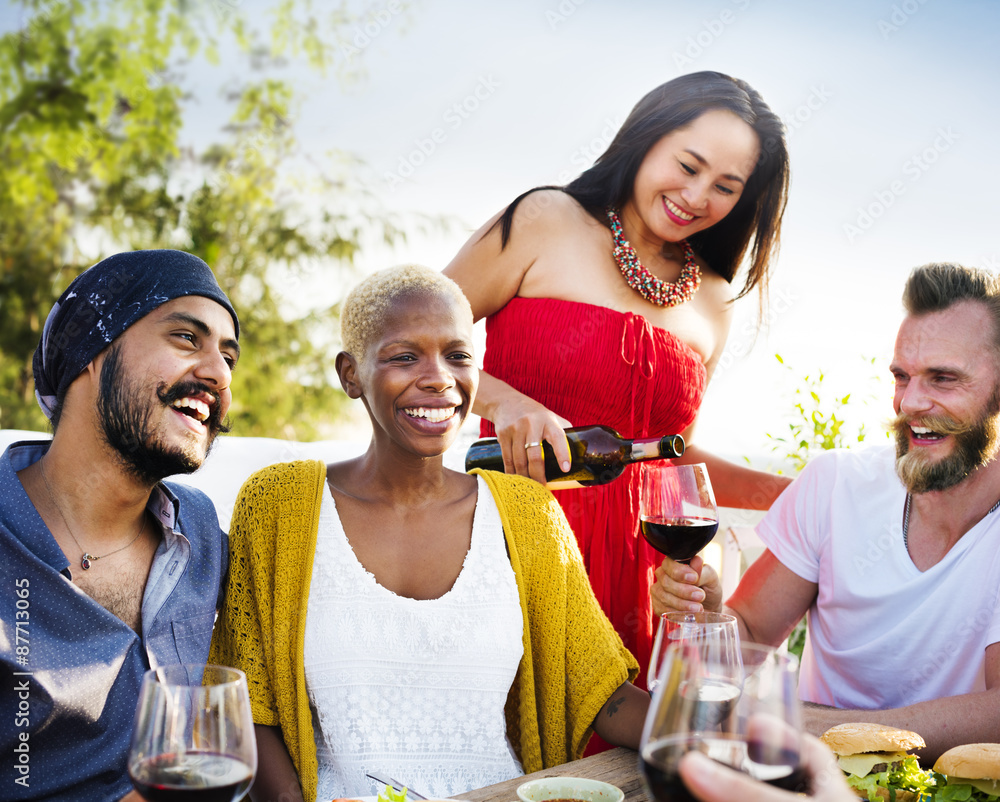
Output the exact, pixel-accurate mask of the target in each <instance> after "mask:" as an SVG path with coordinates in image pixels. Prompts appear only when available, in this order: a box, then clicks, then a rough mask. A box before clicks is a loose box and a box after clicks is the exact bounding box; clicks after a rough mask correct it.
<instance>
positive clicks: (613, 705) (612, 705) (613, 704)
mask: <svg viewBox="0 0 1000 802" xmlns="http://www.w3.org/2000/svg"><path fill="white" fill-rule="evenodd" d="M623 704H625V697H624V696H619V697H618V698H617V699H609V700H608V718H611V717H612V716H613V715H614V714H615V713H617V712H618V708H620V707H621V706H622V705H623Z"/></svg>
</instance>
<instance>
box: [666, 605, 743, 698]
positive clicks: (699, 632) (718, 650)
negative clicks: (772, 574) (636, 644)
mask: <svg viewBox="0 0 1000 802" xmlns="http://www.w3.org/2000/svg"><path fill="white" fill-rule="evenodd" d="M681 640H684V641H690V642H692V643H694V644H695V645H696V646H697V647H698V651H699V655H700V657H701V659H702V660H704V661H707V662H710V663H714V664H730V665H732V666H734V667H735V668H737V669H739V668H741V666H740V651H739V643H740V636H739V627H738V625H737V623H736V617H735V616H732V615H729V614H728V613H713V612H709V611H707V610H702V611H699V612H691V613H687V612H670V613H663V614H662V615H661V616H660V623H659V626H658V627H657V630H656V638H655V640H654V641H653V651H652V654H651V655H650V658H649V671H648V672H647V674H646V687H647V688H648V689H649V692H650V693H652V692H653V691H655V690H656V688H657V686H658V685H659V682H660V681H659V673H660V667H661V663H662V661H663V656H664V654H665V653H666V648H667V646H668V644H670V643H674V642H677V641H681Z"/></svg>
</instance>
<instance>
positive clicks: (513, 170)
mask: <svg viewBox="0 0 1000 802" xmlns="http://www.w3.org/2000/svg"><path fill="white" fill-rule="evenodd" d="M207 2H214V3H216V4H220V3H221V4H223V5H225V4H228V5H230V6H233V7H238V8H239V9H240V10H241V11H243V12H244V13H246V14H247V15H248V16H249V17H250V18H251V21H252V22H253V23H254V24H256V25H258V26H266V25H267V24H268V23H267V15H266V13H264V11H263V9H264V8H265V7H266V6H267V5H268V3H267V2H265V0H207ZM317 5H318V6H320V7H322V4H321V3H319V4H317ZM9 8H10V7H9V6H8V12H9ZM370 8H371V9H372V10H373V13H372V14H371V15H370V16H369V17H367V18H366V19H364V20H363V21H362V22H361V23H359V24H357V25H355V26H352V27H349V28H348V29H347V31H346V32H345V38H344V39H343V40H342V42H341V44H340V49H341V56H340V57H341V58H344V59H352V60H353V59H357V60H358V61H357V63H361V64H363V65H364V68H365V70H366V75H365V77H363V78H362V79H361V80H360V81H357V82H355V83H353V84H351V85H349V86H345V85H344V84H343V83H341V82H338V81H336V80H334V79H333V78H331V77H329V76H328V77H321V76H318V75H317V74H315V73H311V72H308V71H306V70H298V71H296V70H295V68H294V66H293V67H291V68H290V72H289V75H291V76H293V77H294V81H295V85H296V88H297V89H298V90H299V92H300V94H301V96H302V98H303V105H302V109H301V114H300V116H299V118H298V120H297V121H296V130H297V135H298V137H299V139H300V141H301V142H302V145H303V148H304V149H305V151H306V152H314V153H316V154H320V153H324V152H326V151H329V150H331V149H337V150H340V151H342V152H346V153H349V154H352V155H354V156H356V157H358V158H360V159H361V160H363V161H364V163H365V164H366V165H367V166H366V168H365V170H366V172H365V176H366V179H367V181H366V184H367V188H368V189H369V190H370V191H371V192H372V193H373V194H374V195H375V196H377V197H378V198H379V199H380V200H381V201H382V202H383V203H384V204H385V205H386V206H387V207H388V208H391V209H393V210H397V211H399V212H402V213H421V214H428V215H446V216H448V217H449V218H451V219H453V220H454V221H456V222H455V225H453V226H452V227H451V228H450V229H449V230H448V231H447V232H438V233H431V234H414V235H412V236H410V237H409V239H408V241H407V243H406V245H405V246H402V247H397V248H395V249H393V250H388V249H385V248H381V247H372V248H369V249H368V250H367V251H366V252H365V253H364V254H363V255H362V258H361V260H360V262H359V264H360V267H361V269H362V270H363V271H371V270H376V269H380V268H383V267H387V266H389V265H392V264H398V263H401V262H418V263H421V264H426V265H430V266H432V267H435V268H443V267H444V266H445V265H446V264H447V263H448V261H449V260H450V259H451V258H452V256H454V254H455V253H456V252H457V251H458V249H459V248H460V247H461V245H462V243H463V242H464V241H465V240H466V239H467V238H468V236H469V235H470V234H471V233H472V232H473V231H474V230H475V229H476V228H478V227H479V226H480V225H481V224H482V223H483V222H485V221H486V220H487V219H488V218H489V217H490V216H491V215H493V214H494V213H496V212H497V211H499V210H500V209H501V208H503V206H505V205H506V204H507V203H508V202H509V201H510V200H511V199H513V198H514V197H515V196H516V195H518V194H519V193H520V192H522V191H524V190H525V189H528V188H530V187H532V186H536V185H540V184H550V183H565V182H566V181H568V180H570V179H572V178H573V177H575V176H576V175H577V174H579V172H581V171H582V170H583V169H585V168H586V167H587V166H589V165H590V164H591V163H592V162H593V160H594V158H595V157H596V156H597V155H599V153H600V152H601V151H602V150H603V148H604V146H605V145H606V144H607V143H608V142H609V141H610V138H611V136H612V135H613V133H614V131H615V130H616V129H617V127H618V126H619V125H620V123H621V122H622V121H623V120H624V118H625V116H626V115H627V114H628V112H629V110H630V109H631V108H632V106H633V105H634V104H635V103H636V102H637V101H638V100H639V99H640V97H642V96H643V95H644V94H645V93H646V92H648V91H649V90H650V89H652V88H654V87H655V86H657V85H659V84H661V83H663V82H665V81H667V80H670V79H671V78H674V77H676V76H678V75H681V74H683V73H687V72H694V71H697V70H718V71H721V72H724V73H728V74H730V75H733V76H736V77H739V78H742V79H744V80H746V81H747V82H748V83H750V84H751V85H752V86H753V87H755V88H756V89H757V90H758V91H759V92H760V93H761V95H762V96H763V97H764V99H765V101H767V103H768V104H769V105H770V106H771V108H772V109H773V110H774V111H775V112H776V113H777V114H778V115H779V116H780V117H782V119H783V120H785V122H786V126H787V129H788V139H789V149H790V154H791V176H792V178H791V188H790V195H789V205H788V210H787V213H786V215H785V220H784V227H783V235H782V247H781V251H780V255H779V258H778V260H777V262H776V264H775V265H774V268H773V271H774V272H773V281H772V285H771V291H770V306H769V311H768V315H767V321H766V323H767V325H766V327H765V328H764V329H763V330H761V331H760V332H759V333H757V330H756V329H757V327H756V325H755V322H754V319H755V315H756V309H757V307H756V303H755V300H754V299H753V298H750V297H748V298H746V299H743V300H741V301H740V302H739V303H738V304H737V310H736V315H735V319H734V323H733V327H732V331H731V334H730V338H729V341H728V344H727V350H726V353H725V354H724V355H723V358H722V360H721V362H720V365H719V368H718V369H717V371H716V374H715V376H714V377H713V379H712V382H711V384H710V386H709V390H708V393H707V396H706V399H705V403H704V405H703V408H702V413H701V417H700V420H699V424H698V432H697V435H698V440H699V442H700V444H701V445H703V446H706V447H709V448H712V449H714V450H716V451H719V452H721V453H724V454H728V455H730V456H741V455H749V456H753V457H755V458H756V457H757V455H759V454H760V453H761V452H766V451H767V449H768V448H769V445H768V440H767V437H766V433H772V434H778V433H780V432H781V431H782V430H784V429H786V428H787V425H788V421H789V420H791V419H790V418H789V412H790V409H791V407H792V404H793V403H794V401H795V399H794V397H793V392H794V389H795V387H796V386H798V385H799V382H797V381H796V377H800V376H803V375H805V374H808V375H810V376H816V375H817V374H818V373H819V372H821V371H822V372H823V374H824V376H825V379H824V385H823V386H824V387H825V388H827V390H828V392H829V394H830V397H831V398H832V397H834V396H837V397H842V396H844V395H846V394H847V393H851V394H852V401H851V403H850V404H849V405H848V407H847V417H848V418H849V420H851V421H852V423H853V421H854V419H855V418H857V421H859V422H860V421H861V420H864V421H865V423H866V426H867V427H868V429H869V430H870V431H871V430H872V429H878V427H879V425H880V423H881V422H882V421H884V420H885V419H886V418H887V417H888V415H889V413H890V412H891V381H890V379H889V376H888V370H887V364H888V358H889V356H890V355H891V351H892V345H893V339H894V336H895V332H896V329H897V327H898V324H899V321H900V319H901V307H900V302H899V297H900V293H901V289H902V285H903V282H904V281H905V278H906V275H907V274H908V273H909V271H910V269H912V268H913V267H915V266H916V265H919V264H923V263H926V262H930V261H954V262H960V263H963V264H968V265H973V266H980V267H989V268H992V269H1000V237H998V234H997V231H998V230H1000V227H998V225H997V223H996V218H997V211H998V207H1000V205H998V203H997V191H996V188H995V187H996V183H997V181H998V173H1000V170H998V167H1000V157H998V137H997V132H998V131H1000V104H998V102H997V101H998V99H1000V2H996V1H995V0H979V2H975V1H972V0H948V2H945V0H895V1H894V2H892V1H884V2H883V1H879V0H867V1H866V2H860V0H840V1H839V2H812V0H708V1H707V2H697V3H694V2H687V3H680V2H669V1H668V0H656V1H655V2H654V1H653V0H649V1H648V2H647V1H645V0H615V2H611V1H610V0H505V2H504V3H482V2H475V1H474V0H464V1H461V0H418V1H417V2H408V3H407V2H403V0H387V1H386V2H376V3H374V4H373V5H371V6H370ZM352 63H355V62H353V61H352ZM233 64H234V65H235V61H234V62H233ZM226 69H227V61H226V55H225V51H224V53H223V64H222V67H221V68H220V72H219V75H220V76H221V77H220V79H219V83H222V78H224V76H225V72H226ZM231 69H233V70H235V69H237V68H236V67H235V66H233V67H232V68H231ZM213 80H214V79H211V80H209V81H208V82H207V83H208V84H211V83H212V82H213ZM219 105H220V104H215V103H213V102H212V100H211V98H210V97H209V98H200V99H199V100H198V102H195V103H194V104H192V106H191V108H190V113H189V119H188V121H187V124H186V135H187V136H190V137H191V138H192V139H199V138H201V136H202V135H203V134H204V132H205V131H207V130H210V129H212V128H213V126H218V125H219V124H220V122H221V121H220V120H219V119H217V118H216V116H215V115H217V114H218V106H219ZM571 267H572V266H571V265H567V269H568V270H569V269H571ZM334 275H336V276H337V277H338V279H337V280H334V279H333V276H334ZM341 275H342V274H340V273H338V274H333V273H331V274H330V279H329V280H326V281H321V282H320V287H319V288H318V290H319V291H321V292H320V294H322V293H329V294H330V296H331V298H330V299H329V300H336V298H337V297H339V295H340V294H341V293H343V292H344V291H345V290H346V289H348V288H346V287H343V286H342V280H340V279H339V276H341ZM321 278H322V277H321ZM480 326H481V324H480ZM775 354H780V355H781V357H782V358H783V360H784V362H785V365H787V366H791V369H788V368H786V367H783V366H782V365H781V364H780V363H779V362H778V361H777V360H776V359H775V356H774V355H775ZM873 360H874V361H873ZM875 376H880V377H881V379H880V380H876V379H875V378H874V377H875ZM824 397H825V393H824ZM869 397H871V400H870V402H868V403H866V404H862V403H861V400H863V399H868V398H869Z"/></svg>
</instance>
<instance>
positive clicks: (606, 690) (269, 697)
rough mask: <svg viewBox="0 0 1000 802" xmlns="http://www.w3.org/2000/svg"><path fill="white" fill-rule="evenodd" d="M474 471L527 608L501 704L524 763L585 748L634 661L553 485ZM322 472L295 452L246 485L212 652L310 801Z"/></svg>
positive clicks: (544, 762) (559, 758)
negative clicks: (241, 681)
mask: <svg viewBox="0 0 1000 802" xmlns="http://www.w3.org/2000/svg"><path fill="white" fill-rule="evenodd" d="M475 473H479V474H480V475H482V477H483V478H484V480H485V481H486V484H487V486H488V487H489V488H490V491H491V493H492V494H493V497H494V499H495V500H496V504H497V507H498V508H499V510H500V518H501V521H502V523H503V529H504V534H505V536H506V539H507V549H508V552H509V554H510V562H511V566H512V567H513V569H514V574H515V576H516V578H517V587H518V593H519V595H520V600H521V610H522V611H523V613H524V639H523V640H524V656H523V657H522V659H521V664H520V666H519V667H518V670H517V674H516V676H515V678H514V683H513V685H512V686H511V689H510V692H509V694H508V696H507V705H506V709H505V711H506V719H507V735H508V737H509V739H510V742H511V743H512V744H513V745H514V748H515V750H516V751H517V754H518V757H519V758H520V760H521V763H522V765H523V766H524V770H525V772H529V773H530V772H533V771H538V770H539V769H543V768H548V767H550V766H555V765H558V764H560V763H565V762H567V761H569V760H575V759H577V758H579V757H581V756H582V754H583V749H584V747H585V746H586V744H587V741H588V740H589V738H590V735H591V732H592V727H591V725H592V723H593V720H594V718H595V717H596V716H597V714H598V712H599V711H600V709H601V707H603V705H604V703H605V702H606V701H607V699H608V698H609V697H610V696H611V694H612V693H613V692H614V691H615V689H616V688H617V687H618V686H619V685H621V684H622V683H623V682H625V681H626V680H632V679H634V678H635V675H636V674H637V673H638V664H637V663H636V662H635V659H634V658H633V657H632V655H631V654H630V653H629V652H628V651H627V650H626V649H625V647H624V646H623V645H622V642H621V639H620V638H619V637H618V634H617V633H616V632H615V631H614V628H613V627H612V626H611V624H610V622H609V621H608V619H607V618H606V617H605V615H604V613H603V612H602V611H601V609H600V606H599V605H598V603H597V600H596V599H595V598H594V594H593V592H592V591H591V589H590V582H589V580H588V578H587V574H586V571H585V570H584V566H583V560H582V558H581V556H580V552H579V549H578V547H577V544H576V539H575V537H574V536H573V533H572V531H571V530H570V528H569V524H568V523H567V521H566V518H565V516H564V515H563V513H562V509H561V508H560V507H559V504H558V502H556V500H555V499H554V497H553V496H552V494H551V493H549V492H548V490H546V489H545V488H543V487H542V486H541V485H539V484H537V483H536V482H534V481H532V480H530V479H524V478H522V477H519V476H507V475H505V474H501V473H495V472H491V471H483V472H481V471H478V470H477V471H475ZM325 482H326V466H325V465H324V464H323V463H322V462H314V461H300V462H291V463H283V464H279V465H272V466H270V467H268V468H264V469H263V470H261V471H258V472H257V473H255V474H254V475H253V476H251V477H250V478H249V479H248V480H247V481H246V483H245V484H244V485H243V487H242V489H241V490H240V494H239V497H238V498H237V501H236V506H235V509H234V512H233V520H232V527H231V530H232V531H231V532H230V536H229V546H230V562H229V584H228V588H227V592H226V603H225V605H224V607H223V609H222V612H221V613H220V615H219V620H218V622H217V624H216V627H215V634H214V638H213V641H212V650H211V658H210V659H211V660H212V662H216V663H222V664H225V665H230V666H235V667H237V668H240V669H242V670H243V671H244V672H246V675H247V680H248V682H249V688H250V699H251V706H252V708H253V717H254V721H255V723H257V724H262V725H266V726H271V727H274V726H278V727H280V728H281V731H282V735H283V736H284V740H285V745H286V746H287V747H288V752H289V754H290V755H291V757H292V762H293V763H294V764H295V769H296V771H297V772H298V775H299V781H300V783H301V785H302V790H303V793H304V795H305V800H306V802H315V799H316V771H317V763H316V744H315V740H314V734H313V727H312V715H311V712H310V709H309V697H308V694H307V691H306V680H305V670H304V668H303V654H304V650H303V643H304V637H305V620H306V607H307V603H308V600H309V582H310V579H311V577H312V569H313V555H314V554H315V548H316V533H317V528H318V522H319V511H320V504H321V501H322V498H323V492H324V483H325Z"/></svg>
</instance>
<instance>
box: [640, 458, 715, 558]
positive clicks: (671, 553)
mask: <svg viewBox="0 0 1000 802" xmlns="http://www.w3.org/2000/svg"><path fill="white" fill-rule="evenodd" d="M639 518H640V524H641V527H642V534H643V536H644V537H645V538H646V541H647V542H648V543H649V545H651V546H652V547H653V548H654V549H656V550H657V551H659V552H660V553H662V554H665V555H667V556H668V557H670V559H672V560H676V561H677V562H688V561H689V560H690V559H691V558H692V557H694V556H695V555H696V554H697V553H698V552H699V551H701V550H702V549H703V548H705V546H707V545H708V543H709V542H710V541H711V540H712V538H713V537H715V533H716V531H718V529H719V510H718V508H717V507H716V505H715V493H714V492H713V491H712V483H711V481H710V480H709V478H708V469H707V468H706V467H705V465H704V464H702V463H699V464H696V465H647V466H644V467H643V474H642V486H641V490H640V495H639Z"/></svg>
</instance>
